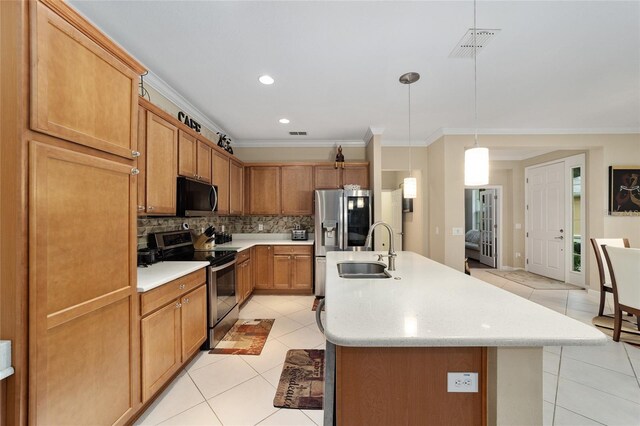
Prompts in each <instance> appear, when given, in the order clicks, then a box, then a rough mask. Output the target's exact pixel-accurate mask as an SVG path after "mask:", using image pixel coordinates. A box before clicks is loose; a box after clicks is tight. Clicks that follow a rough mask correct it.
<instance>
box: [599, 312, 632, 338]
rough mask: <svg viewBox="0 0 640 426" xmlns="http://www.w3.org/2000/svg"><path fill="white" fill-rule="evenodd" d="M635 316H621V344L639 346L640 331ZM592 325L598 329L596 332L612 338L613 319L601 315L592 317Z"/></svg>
mask: <svg viewBox="0 0 640 426" xmlns="http://www.w3.org/2000/svg"><path fill="white" fill-rule="evenodd" d="M635 320H636V317H635V316H631V317H630V316H627V314H625V313H623V314H622V330H620V340H621V341H623V342H627V343H631V344H632V345H636V346H640V330H638V326H637V324H636V322H635ZM591 322H592V323H593V325H595V326H596V327H598V330H600V331H602V332H603V333H604V334H606V335H608V336H611V337H613V317H611V316H608V315H603V316H600V317H593V319H592V320H591Z"/></svg>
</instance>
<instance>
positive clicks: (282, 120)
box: [278, 118, 289, 124]
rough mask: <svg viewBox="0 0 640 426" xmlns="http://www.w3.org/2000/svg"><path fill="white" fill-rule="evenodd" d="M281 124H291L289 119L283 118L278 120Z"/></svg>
mask: <svg viewBox="0 0 640 426" xmlns="http://www.w3.org/2000/svg"><path fill="white" fill-rule="evenodd" d="M278 121H279V122H280V123H282V124H289V119H288V118H281V119H280V120H278Z"/></svg>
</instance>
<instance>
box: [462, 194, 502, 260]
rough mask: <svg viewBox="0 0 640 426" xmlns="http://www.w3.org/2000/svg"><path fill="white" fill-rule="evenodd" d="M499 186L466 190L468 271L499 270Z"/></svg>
mask: <svg viewBox="0 0 640 426" xmlns="http://www.w3.org/2000/svg"><path fill="white" fill-rule="evenodd" d="M501 200H502V187H500V186H485V187H481V188H466V189H465V257H466V258H467V261H468V264H469V267H471V268H501V267H502V235H501V234H502V229H501V224H500V222H501V220H502V201H501Z"/></svg>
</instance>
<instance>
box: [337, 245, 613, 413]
mask: <svg viewBox="0 0 640 426" xmlns="http://www.w3.org/2000/svg"><path fill="white" fill-rule="evenodd" d="M378 254H379V253H378V252H355V253H354V252H330V253H327V266H326V268H327V271H326V272H327V283H326V298H325V300H326V308H325V315H326V317H325V335H326V337H327V340H328V341H329V342H330V344H329V345H328V349H331V348H334V347H335V348H336V349H335V355H336V360H335V362H336V373H337V374H336V377H335V379H336V386H335V389H336V395H335V401H336V402H335V409H336V411H335V412H336V417H335V420H336V424H355V423H353V422H354V421H357V422H363V421H364V422H366V421H370V420H372V417H367V416H374V415H375V416H377V418H378V419H382V418H388V419H391V418H394V419H398V420H402V421H405V422H406V424H419V422H418V423H416V422H417V421H418V420H419V419H422V420H424V421H427V424H479V425H483V424H505V425H506V424H516V423H517V424H542V348H543V346H569V345H604V344H605V343H606V340H607V339H606V337H605V335H604V334H602V333H601V332H600V331H598V330H596V329H595V328H593V327H590V326H588V325H586V324H583V323H581V322H579V321H576V320H574V319H571V318H568V317H566V316H564V315H562V314H559V313H557V312H555V311H553V310H550V309H547V308H545V307H543V306H540V305H537V304H535V303H533V302H530V301H528V300H526V299H524V298H521V297H519V296H517V295H515V294H512V293H509V292H507V291H505V290H502V289H500V288H498V287H495V286H493V285H490V284H488V283H485V282H483V281H481V280H478V279H476V278H474V277H470V276H467V275H464V274H462V273H461V272H458V271H456V270H454V269H452V268H450V267H448V266H445V265H442V264H440V263H437V262H434V261H432V260H430V259H427V258H425V257H423V256H420V255H418V254H415V253H412V252H399V253H398V256H397V260H396V270H395V271H388V272H389V273H390V274H391V278H387V279H345V278H341V277H340V276H339V275H338V268H337V264H338V263H341V262H363V261H364V262H373V261H376V260H377V258H378V256H377V255H378ZM334 345H335V346H334ZM327 355H328V357H329V356H331V354H329V353H328V354H327ZM376 363H377V365H378V369H377V370H376V369H375V368H374V369H372V368H371V366H372V365H375V364H376ZM384 369H391V370H393V374H388V375H386V376H385V374H383V373H381V371H382V370H384ZM461 371H469V372H474V373H478V377H479V382H480V383H479V388H478V389H479V391H478V392H477V393H476V394H475V395H474V394H473V393H452V392H448V391H447V374H446V373H449V372H461ZM408 373H410V374H408ZM355 382H360V385H362V386H361V387H359V386H351V385H349V383H355ZM395 382H397V383H395ZM373 389H377V390H376V391H373ZM354 394H355V395H354ZM397 395H402V398H400V400H398V398H395V399H394V396H397ZM328 400H333V395H330V398H328ZM358 401H359V402H360V403H361V405H362V408H358ZM391 401H394V402H391ZM425 401H431V402H433V404H425ZM372 404H373V405H375V406H376V409H375V410H373V411H372V410H371V409H366V407H367V406H369V407H370V406H371V405H372ZM425 406H429V408H428V409H425ZM421 407H422V408H421ZM328 411H331V412H332V411H333V410H328ZM385 416H390V417H385ZM398 416H400V417H398ZM425 416H427V417H428V418H425ZM443 422H444V423H443ZM514 422H516V423H514ZM423 424H424V423H423Z"/></svg>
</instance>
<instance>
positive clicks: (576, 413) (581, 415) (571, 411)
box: [554, 405, 606, 426]
mask: <svg viewBox="0 0 640 426" xmlns="http://www.w3.org/2000/svg"><path fill="white" fill-rule="evenodd" d="M558 407H560V408H562V409H563V410H567V411H568V412H570V413H573V414H575V415H577V416H580V417H584V418H585V419H588V420H591V421H592V422H595V423H598V424H599V425H603V426H606V425H605V424H604V423H602V422H599V421H597V420H594V419H592V418H591V417H587V416H585V415H584V414H580V413H578V412H576V411H573V410H569V409H568V408H566V407H563V406H562V405H558ZM554 421H555V419H554Z"/></svg>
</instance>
